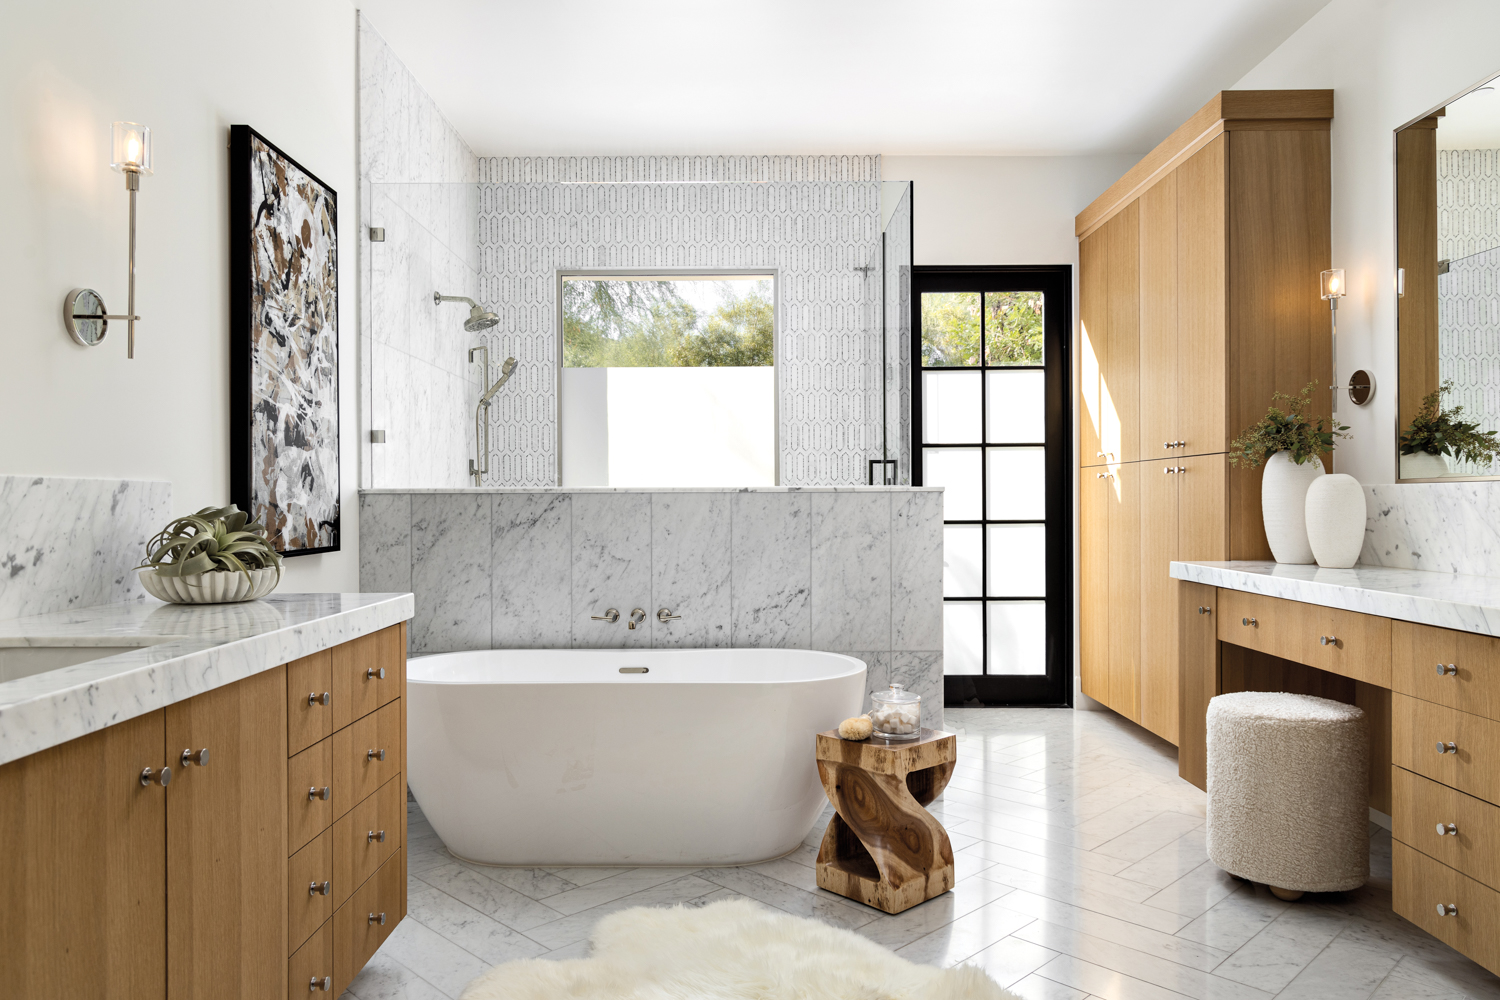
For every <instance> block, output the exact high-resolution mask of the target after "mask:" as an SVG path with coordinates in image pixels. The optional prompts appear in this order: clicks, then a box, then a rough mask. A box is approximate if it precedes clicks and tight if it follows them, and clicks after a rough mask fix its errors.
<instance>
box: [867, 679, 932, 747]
mask: <svg viewBox="0 0 1500 1000" xmlns="http://www.w3.org/2000/svg"><path fill="white" fill-rule="evenodd" d="M870 722H871V724H872V725H873V726H874V727H875V731H874V733H872V734H871V735H873V736H875V737H876V738H877V739H883V740H914V739H917V738H918V737H919V736H921V735H922V696H921V695H919V694H912V693H911V692H910V691H907V690H906V689H905V688H903V687H902V686H901V685H900V684H892V685H891V686H890V690H888V691H881V692H879V693H878V694H871V695H870Z"/></svg>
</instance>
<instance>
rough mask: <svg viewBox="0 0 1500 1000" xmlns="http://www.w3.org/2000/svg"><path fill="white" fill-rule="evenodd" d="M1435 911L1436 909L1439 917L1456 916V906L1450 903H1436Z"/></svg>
mask: <svg viewBox="0 0 1500 1000" xmlns="http://www.w3.org/2000/svg"><path fill="white" fill-rule="evenodd" d="M1437 911H1438V916H1440V917H1456V916H1458V907H1457V906H1455V905H1454V904H1452V903H1439V904H1438V905H1437Z"/></svg>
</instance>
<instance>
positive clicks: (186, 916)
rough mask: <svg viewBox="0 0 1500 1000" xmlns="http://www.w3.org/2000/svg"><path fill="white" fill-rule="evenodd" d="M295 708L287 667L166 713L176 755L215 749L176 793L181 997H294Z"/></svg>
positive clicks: (188, 771)
mask: <svg viewBox="0 0 1500 1000" xmlns="http://www.w3.org/2000/svg"><path fill="white" fill-rule="evenodd" d="M286 706H287V692H286V671H285V668H283V667H277V668H276V669H274V670H267V671H265V672H264V673H260V674H256V675H255V676H253V677H248V678H246V679H245V680H242V681H239V682H237V683H234V684H228V685H225V686H224V687H221V688H217V689H216V690H213V691H209V692H208V693H207V694H200V695H198V696H197V697H195V698H190V699H188V700H187V701H183V702H178V703H177V704H175V705H171V706H168V708H167V709H166V745H167V747H168V753H169V754H180V753H181V752H182V750H184V749H188V750H194V751H196V750H199V749H203V748H206V749H207V750H208V751H209V761H208V766H206V767H199V766H197V765H188V766H185V767H183V768H182V770H181V771H180V772H177V774H176V776H175V778H174V780H173V782H172V785H171V793H172V794H171V795H170V796H169V797H168V800H167V856H168V858H169V859H170V865H169V866H168V871H167V914H168V917H167V932H168V937H167V940H168V942H169V944H168V963H167V967H168V982H167V995H168V997H169V998H171V1000H188V998H198V997H214V998H216V1000H217V998H235V997H243V998H245V1000H259V998H263V997H274V996H282V995H284V994H285V993H286V976H287V964H286V946H287V924H286V921H287V903H286V885H287V848H286V807H287V791H286V780H287V778H286V774H287V758H286V748H287V714H286ZM172 765H173V770H174V771H176V770H177V766H178V761H177V759H175V758H174V759H173V761H172Z"/></svg>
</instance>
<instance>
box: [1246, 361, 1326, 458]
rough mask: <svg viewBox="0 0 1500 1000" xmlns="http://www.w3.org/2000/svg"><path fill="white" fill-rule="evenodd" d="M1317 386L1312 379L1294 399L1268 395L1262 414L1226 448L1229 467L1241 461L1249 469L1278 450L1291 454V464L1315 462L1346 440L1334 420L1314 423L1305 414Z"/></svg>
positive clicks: (1277, 393)
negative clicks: (1341, 440) (1278, 404)
mask: <svg viewBox="0 0 1500 1000" xmlns="http://www.w3.org/2000/svg"><path fill="white" fill-rule="evenodd" d="M1317 387H1318V380H1317V379H1313V380H1312V381H1311V382H1309V383H1307V385H1305V386H1303V388H1302V391H1301V392H1299V393H1297V395H1295V396H1288V395H1287V394H1286V393H1284V392H1274V393H1272V394H1271V405H1270V406H1269V407H1267V409H1266V415H1265V416H1264V417H1262V418H1261V419H1260V422H1259V423H1256V424H1253V425H1251V426H1250V427H1247V428H1246V429H1245V432H1244V433H1243V434H1241V435H1240V436H1239V437H1237V438H1235V439H1234V441H1233V442H1232V443H1231V444H1230V445H1229V464H1230V465H1239V464H1240V462H1244V463H1245V464H1246V465H1247V466H1249V467H1250V468H1252V469H1253V468H1255V467H1256V466H1259V465H1262V464H1264V463H1265V461H1266V459H1268V458H1270V457H1271V456H1272V455H1274V454H1276V453H1277V452H1278V451H1285V452H1288V453H1290V454H1291V456H1292V461H1294V462H1296V463H1297V464H1298V465H1306V464H1307V463H1308V462H1315V461H1317V458H1318V456H1319V455H1320V454H1323V453H1325V452H1331V451H1333V445H1334V440H1335V439H1336V438H1347V437H1349V435H1348V434H1346V433H1344V432H1345V431H1347V430H1348V429H1349V428H1348V427H1347V426H1345V425H1344V424H1341V423H1338V422H1337V421H1330V422H1326V423H1325V422H1324V420H1323V418H1322V417H1318V418H1317V422H1316V423H1314V422H1313V419H1312V418H1310V417H1309V416H1308V415H1307V411H1308V410H1309V409H1310V408H1311V407H1312V400H1313V390H1314V389H1316V388H1317ZM1277 403H1284V404H1286V409H1285V410H1282V409H1280V408H1278V407H1277V405H1276V404H1277Z"/></svg>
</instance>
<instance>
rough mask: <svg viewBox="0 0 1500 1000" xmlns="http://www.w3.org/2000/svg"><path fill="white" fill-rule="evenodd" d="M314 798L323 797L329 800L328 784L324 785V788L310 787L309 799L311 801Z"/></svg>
mask: <svg viewBox="0 0 1500 1000" xmlns="http://www.w3.org/2000/svg"><path fill="white" fill-rule="evenodd" d="M313 799H322V800H323V801H324V802H327V801H328V786H327V785H324V786H323V787H322V788H317V787H313V788H309V789H308V790H307V801H309V802H311V801H312V800H313Z"/></svg>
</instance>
